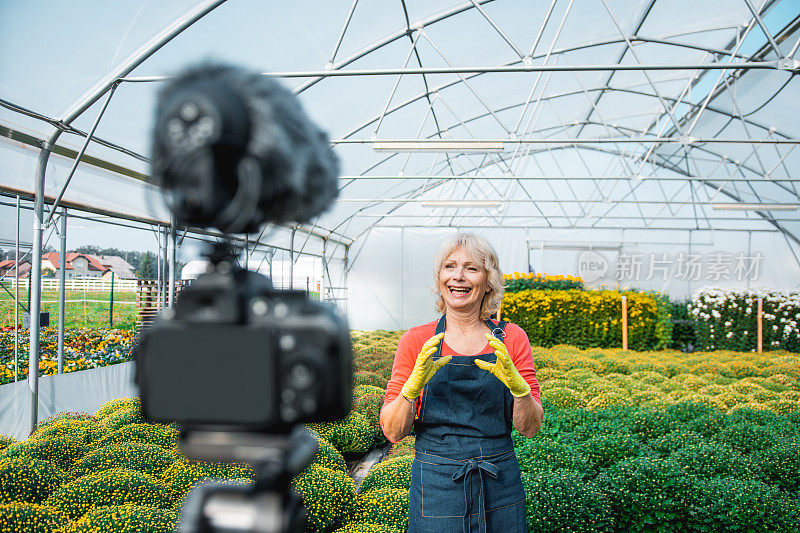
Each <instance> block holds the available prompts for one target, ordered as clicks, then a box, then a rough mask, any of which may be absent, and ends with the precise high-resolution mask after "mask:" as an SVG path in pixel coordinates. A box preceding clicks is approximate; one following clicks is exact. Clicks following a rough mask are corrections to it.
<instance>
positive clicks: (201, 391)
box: [136, 259, 352, 434]
mask: <svg viewBox="0 0 800 533" xmlns="http://www.w3.org/2000/svg"><path fill="white" fill-rule="evenodd" d="M351 376H352V352H351V347H350V338H349V330H348V328H347V323H346V321H345V319H344V317H343V316H342V315H341V313H340V312H339V311H338V310H337V309H336V308H335V306H333V305H332V304H327V303H323V302H316V301H311V300H308V299H306V297H305V294H304V293H303V292H302V291H276V290H275V289H273V287H272V284H271V283H270V281H269V280H268V279H267V278H266V277H264V276H262V275H260V274H257V273H255V272H250V271H247V270H243V269H241V268H239V267H238V266H236V264H235V263H234V262H233V261H232V260H231V259H225V260H221V261H219V262H217V263H216V264H212V266H211V271H210V272H208V273H206V274H203V275H201V276H200V277H199V278H197V279H196V280H195V281H194V282H193V283H192V284H191V286H189V287H188V288H187V289H185V290H184V291H183V293H182V294H181V295H180V298H178V301H177V302H176V305H175V308H174V311H173V312H169V313H166V314H163V313H162V316H161V317H160V318H159V319H158V320H157V321H156V323H155V324H154V325H153V327H152V328H151V329H150V330H149V331H148V332H147V334H146V335H144V336H143V337H142V339H141V341H140V343H139V345H138V347H137V350H136V382H137V385H138V386H139V389H140V392H141V398H142V413H143V415H144V416H145V418H147V419H148V420H153V421H156V422H177V423H178V424H180V425H181V427H182V428H183V429H184V431H192V430H200V429H206V430H215V431H218V430H225V431H239V432H255V433H264V434H285V433H288V432H289V431H290V430H291V428H292V427H293V426H294V425H296V424H299V423H306V422H324V421H330V420H336V419H340V418H343V417H344V416H346V415H347V413H348V412H349V410H350V402H351V393H350V388H351V379H352V378H351Z"/></svg>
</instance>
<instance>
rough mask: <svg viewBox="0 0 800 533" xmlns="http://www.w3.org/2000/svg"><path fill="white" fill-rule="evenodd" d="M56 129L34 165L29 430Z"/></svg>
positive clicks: (35, 416) (35, 394)
mask: <svg viewBox="0 0 800 533" xmlns="http://www.w3.org/2000/svg"><path fill="white" fill-rule="evenodd" d="M60 135H61V131H60V130H56V131H54V132H53V133H52V134H51V135H50V137H49V138H48V139H47V141H46V142H45V143H44V144H43V145H42V149H41V151H40V152H39V160H38V162H37V166H36V181H35V185H34V206H33V247H32V248H31V270H30V283H29V285H28V287H29V288H28V293H29V294H30V299H31V303H30V307H29V308H28V311H29V312H30V316H31V319H30V322H31V326H30V327H31V329H30V342H29V349H28V390H29V391H30V415H31V419H30V420H31V426H30V431H31V433H33V431H34V430H35V429H36V425H37V424H38V421H39V311H40V310H41V300H42V293H41V289H42V235H43V234H44V226H43V224H42V222H43V221H44V181H45V172H46V171H47V160H48V159H50V151H51V150H52V149H53V147H54V146H55V143H56V141H57V140H58V137H59V136H60Z"/></svg>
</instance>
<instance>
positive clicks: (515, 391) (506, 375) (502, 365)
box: [475, 333, 531, 398]
mask: <svg viewBox="0 0 800 533" xmlns="http://www.w3.org/2000/svg"><path fill="white" fill-rule="evenodd" d="M486 340H488V341H489V346H491V347H492V348H494V354H495V355H496V356H497V362H496V363H487V362H486V361H482V360H480V359H475V364H476V365H478V366H479V367H480V368H482V369H484V370H486V371H487V372H491V373H492V374H494V375H495V377H497V379H499V380H500V381H502V382H503V384H504V385H505V386H506V387H508V389H509V390H510V391H511V394H512V395H514V396H516V397H517V398H519V397H521V396H525V395H527V394H529V393H530V392H531V386H530V385H528V382H527V381H525V378H523V377H522V375H520V373H519V371H518V370H517V367H515V366H514V361H512V360H511V356H510V355H509V354H508V349H507V348H506V345H505V344H503V342H502V341H501V340H500V339H498V338H497V337H495V336H494V335H492V334H491V333H487V334H486Z"/></svg>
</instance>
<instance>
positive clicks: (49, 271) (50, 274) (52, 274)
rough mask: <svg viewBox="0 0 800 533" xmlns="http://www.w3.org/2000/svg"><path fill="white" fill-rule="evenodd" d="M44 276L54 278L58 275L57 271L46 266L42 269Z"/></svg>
mask: <svg viewBox="0 0 800 533" xmlns="http://www.w3.org/2000/svg"><path fill="white" fill-rule="evenodd" d="M42 277H43V278H54V277H56V271H55V270H53V269H52V268H49V267H44V268H43V269H42Z"/></svg>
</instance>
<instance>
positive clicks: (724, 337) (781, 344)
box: [689, 287, 800, 352]
mask: <svg viewBox="0 0 800 533" xmlns="http://www.w3.org/2000/svg"><path fill="white" fill-rule="evenodd" d="M759 298H762V306H763V314H762V328H763V340H762V343H763V347H764V349H768V350H778V349H783V350H788V351H793V352H798V351H800V328H799V327H798V324H799V323H800V291H798V290H793V289H731V288H721V287H704V288H702V289H699V290H697V291H696V292H695V293H694V294H693V295H692V301H691V302H690V304H689V316H690V317H691V318H692V319H693V320H694V322H695V330H696V334H697V342H698V346H697V348H698V349H700V350H738V351H754V350H755V349H756V345H757V322H756V315H757V314H758V313H757V310H758V299H759Z"/></svg>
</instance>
